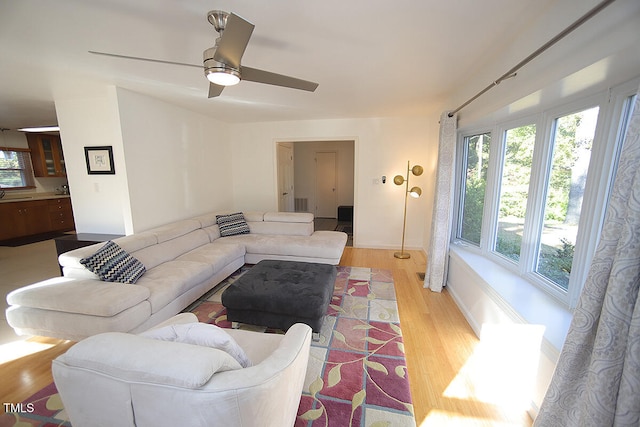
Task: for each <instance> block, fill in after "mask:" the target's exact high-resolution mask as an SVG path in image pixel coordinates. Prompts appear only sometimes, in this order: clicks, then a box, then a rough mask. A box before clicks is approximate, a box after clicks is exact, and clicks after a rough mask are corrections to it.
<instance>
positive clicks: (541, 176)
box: [451, 79, 640, 309]
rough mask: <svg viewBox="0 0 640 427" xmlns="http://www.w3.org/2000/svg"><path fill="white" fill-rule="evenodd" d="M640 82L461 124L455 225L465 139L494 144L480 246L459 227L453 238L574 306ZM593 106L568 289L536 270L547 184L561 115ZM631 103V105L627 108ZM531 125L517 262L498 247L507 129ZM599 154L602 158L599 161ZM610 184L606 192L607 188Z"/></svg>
mask: <svg viewBox="0 0 640 427" xmlns="http://www.w3.org/2000/svg"><path fill="white" fill-rule="evenodd" d="M639 82H640V79H634V80H633V81H631V82H627V83H625V84H622V85H619V86H617V87H615V88H612V89H609V90H607V91H603V92H599V93H597V94H594V95H591V96H586V97H582V98H580V99H576V100H573V101H572V102H568V103H565V104H562V105H554V106H551V107H549V108H546V109H544V110H543V111H539V112H535V113H532V114H526V115H525V114H523V115H521V116H520V117H515V118H512V117H506V118H505V119H503V120H497V121H495V122H494V124H493V126H492V127H491V128H490V129H487V126H486V125H485V126H478V127H469V128H466V129H460V130H459V131H458V138H457V140H458V141H457V143H458V147H460V150H458V153H459V156H458V157H459V158H458V159H456V165H457V173H456V177H457V179H456V186H455V189H456V190H455V191H456V196H457V197H456V205H455V206H454V219H455V222H454V224H455V225H456V227H459V224H461V222H462V220H463V218H462V213H463V212H462V205H461V196H462V194H463V192H464V191H465V189H464V184H465V181H464V172H465V171H464V170H463V169H462V166H463V165H464V164H465V159H464V158H463V155H465V153H464V150H462V148H463V147H464V143H465V142H464V141H465V139H466V138H467V137H469V136H473V135H477V134H480V133H490V134H491V146H490V149H489V165H488V167H489V169H488V171H487V185H486V191H485V201H484V211H483V222H482V230H481V238H480V246H479V247H476V246H475V245H473V244H470V243H469V242H467V241H465V240H461V239H458V238H457V237H456V236H458V235H459V230H458V228H455V229H454V230H452V235H451V236H452V238H451V241H452V243H453V244H457V245H461V246H464V247H465V248H467V249H468V250H472V251H474V252H476V253H479V254H480V255H482V256H483V257H486V258H487V259H489V260H491V261H492V262H494V263H496V264H498V265H500V266H502V267H504V268H506V269H508V270H509V271H511V272H513V273H515V274H517V275H519V276H520V277H522V278H523V279H526V280H527V281H528V282H529V283H532V284H533V285H534V286H536V287H538V288H540V289H542V290H543V291H544V292H546V293H547V294H550V295H551V296H553V297H554V298H555V299H557V300H559V301H561V302H562V303H563V304H564V305H566V306H567V307H569V308H571V309H573V308H574V307H575V306H576V304H577V301H578V298H579V295H580V292H581V290H582V285H583V284H584V281H585V279H586V277H587V274H588V269H589V265H590V263H591V259H592V258H593V255H594V253H595V250H596V246H597V243H598V240H599V239H598V238H597V237H596V238H592V237H593V236H598V237H599V236H600V232H601V229H602V224H603V222H604V217H605V212H606V204H607V200H608V197H609V194H610V192H611V187H612V182H613V174H614V172H615V170H616V167H617V161H616V158H617V157H619V153H620V150H621V146H622V142H623V141H622V139H623V136H624V131H625V129H626V128H625V127H624V126H625V123H624V122H625V120H624V119H625V116H624V114H625V112H626V114H628V108H627V107H626V103H628V99H629V97H630V96H632V95H633V94H635V93H636V91H637V88H638V83H639ZM592 107H599V112H598V121H597V124H596V129H595V135H594V140H593V146H592V148H591V161H590V162H589V168H588V172H587V181H586V184H585V193H584V196H583V201H582V208H581V214H580V219H579V223H578V233H577V236H576V243H575V252H574V256H573V262H572V269H571V275H570V278H569V284H568V290H567V291H564V290H563V289H562V288H561V287H560V286H559V285H557V284H555V283H554V282H552V281H551V280H549V279H547V278H545V277H544V276H542V275H541V274H539V273H537V272H536V271H535V265H536V261H537V258H536V257H537V251H538V249H537V248H538V245H539V242H540V239H541V233H542V228H543V224H544V208H545V197H546V191H547V188H546V186H547V180H548V179H549V173H550V169H551V164H552V160H553V129H554V128H553V126H554V124H555V121H556V119H557V118H560V117H563V116H565V115H567V114H572V113H576V112H579V111H583V110H585V109H588V108H592ZM625 108H627V109H626V110H625ZM526 125H535V126H536V137H535V146H534V152H533V159H532V173H531V179H530V182H529V197H528V200H527V206H526V214H525V225H524V230H523V236H522V245H521V250H520V260H519V262H515V261H514V260H513V259H510V258H507V257H505V256H503V255H502V254H500V253H498V252H497V251H495V245H496V238H497V230H498V219H499V216H498V215H499V211H498V209H499V201H500V200H499V198H500V181H501V179H502V168H503V164H504V156H505V152H506V134H507V131H508V130H510V129H513V128H517V127H519V126H526ZM612 140H614V141H615V144H610V141H612ZM593 159H601V160H599V161H597V162H596V161H593ZM605 188H606V191H602V189H605Z"/></svg>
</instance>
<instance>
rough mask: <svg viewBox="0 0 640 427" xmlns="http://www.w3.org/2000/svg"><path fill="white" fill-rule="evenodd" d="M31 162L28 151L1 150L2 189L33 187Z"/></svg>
mask: <svg viewBox="0 0 640 427" xmlns="http://www.w3.org/2000/svg"><path fill="white" fill-rule="evenodd" d="M34 185H35V184H34V179H33V172H32V169H31V160H30V158H29V153H28V152H26V151H13V150H0V187H4V188H25V187H33V186H34Z"/></svg>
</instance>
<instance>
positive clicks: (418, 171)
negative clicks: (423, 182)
mask: <svg viewBox="0 0 640 427" xmlns="http://www.w3.org/2000/svg"><path fill="white" fill-rule="evenodd" d="M410 164H411V163H410V162H407V177H406V178H405V177H403V176H402V175H396V176H395V177H394V178H393V182H394V183H395V184H396V185H402V184H405V192H404V216H403V219H402V248H401V249H400V252H396V253H394V254H393V256H394V257H396V258H400V259H407V258H411V255H410V254H409V253H408V252H405V251H404V233H405V229H406V227H407V197H408V196H411V197H414V198H416V199H417V198H418V197H420V195H421V194H422V189H421V188H420V187H411V190H409V176H410V175H411V174H414V175H415V176H420V175H422V172H424V169H422V166H420V165H415V166H414V167H411V166H410Z"/></svg>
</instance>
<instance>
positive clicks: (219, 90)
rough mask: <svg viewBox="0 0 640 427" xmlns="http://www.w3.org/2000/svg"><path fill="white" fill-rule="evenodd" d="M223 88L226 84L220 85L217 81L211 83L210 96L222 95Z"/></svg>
mask: <svg viewBox="0 0 640 427" xmlns="http://www.w3.org/2000/svg"><path fill="white" fill-rule="evenodd" d="M222 89H224V86H220V85H217V84H215V83H209V98H215V97H216V96H220V94H221V93H222Z"/></svg>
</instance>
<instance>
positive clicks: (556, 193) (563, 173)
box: [536, 107, 598, 290]
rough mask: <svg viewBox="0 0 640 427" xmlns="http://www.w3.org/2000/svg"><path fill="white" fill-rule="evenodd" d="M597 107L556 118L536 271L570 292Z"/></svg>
mask: <svg viewBox="0 0 640 427" xmlns="http://www.w3.org/2000/svg"><path fill="white" fill-rule="evenodd" d="M597 120H598V108H597V107H594V108H591V109H588V110H584V111H581V112H579V113H575V114H570V115H567V116H564V117H560V118H558V119H556V122H555V128H554V141H553V160H552V164H551V172H550V176H549V183H548V187H547V195H546V200H545V211H544V225H543V229H542V236H541V242H540V247H539V248H538V263H537V270H536V271H537V272H538V273H540V274H541V275H543V276H544V277H546V278H548V279H550V280H551V281H553V282H554V283H556V284H557V285H559V286H560V287H561V288H563V289H565V290H566V289H568V286H569V275H570V274H571V263H572V261H573V250H574V246H575V243H576V235H577V233H578V220H579V219H580V210H581V208H582V195H583V194H584V188H585V183H586V180H587V170H588V168H589V160H590V158H591V145H592V143H593V137H594V134H595V129H596V122H597Z"/></svg>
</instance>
